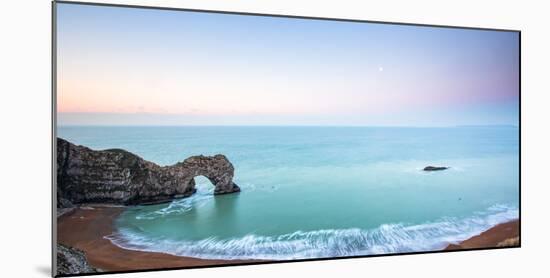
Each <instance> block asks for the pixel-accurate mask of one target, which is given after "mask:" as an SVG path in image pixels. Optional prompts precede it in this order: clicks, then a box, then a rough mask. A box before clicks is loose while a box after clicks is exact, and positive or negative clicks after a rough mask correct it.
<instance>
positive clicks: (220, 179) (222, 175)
mask: <svg viewBox="0 0 550 278" xmlns="http://www.w3.org/2000/svg"><path fill="white" fill-rule="evenodd" d="M170 167H174V168H178V169H179V171H180V172H181V173H182V175H183V176H187V177H189V181H188V182H187V183H189V184H191V186H192V187H193V188H194V187H195V179H194V178H195V177H197V176H204V177H206V178H207V179H208V180H210V182H211V183H212V184H213V185H214V186H215V189H214V194H216V195H219V194H227V193H233V192H239V191H240V188H239V186H238V185H236V184H235V183H234V182H233V174H234V171H235V169H234V168H233V164H231V162H229V160H228V159H227V157H225V156H224V155H221V154H217V155H214V156H204V155H197V156H192V157H189V158H187V159H186V160H184V161H183V162H179V163H177V164H176V165H174V166H170Z"/></svg>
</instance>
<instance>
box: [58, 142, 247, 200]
mask: <svg viewBox="0 0 550 278" xmlns="http://www.w3.org/2000/svg"><path fill="white" fill-rule="evenodd" d="M201 175H202V176H205V177H207V178H208V179H209V180H210V181H211V182H212V184H214V186H215V190H214V194H227V193H233V192H239V191H240V188H239V187H238V186H237V185H236V184H235V183H234V182H233V175H234V168H233V165H232V164H231V162H229V160H228V159H227V158H226V157H225V156H224V155H221V154H218V155H214V156H203V155H199V156H192V157H189V158H187V159H185V160H184V161H183V162H179V163H176V164H175V165H171V166H159V165H157V164H155V163H153V162H149V161H146V160H144V159H142V158H141V157H139V156H137V155H135V154H133V153H130V152H128V151H125V150H121V149H110V150H102V151H96V150H92V149H89V148H87V147H84V146H77V145H74V144H72V143H70V142H68V141H66V140H63V139H61V138H57V176H56V178H57V181H56V182H57V206H58V207H69V206H72V205H73V204H82V203H111V204H122V205H140V204H155V203H162V202H168V201H171V200H173V199H175V198H183V197H188V196H191V195H192V194H193V193H195V192H196V189H195V181H194V177H196V176H201Z"/></svg>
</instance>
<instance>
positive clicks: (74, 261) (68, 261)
mask: <svg viewBox="0 0 550 278" xmlns="http://www.w3.org/2000/svg"><path fill="white" fill-rule="evenodd" d="M56 267H57V274H58V275H66V274H84V273H94V272H98V270H97V269H95V268H93V267H92V266H90V264H89V263H88V261H87V260H86V256H85V255H84V252H82V251H80V250H78V249H76V248H72V247H69V246H65V245H62V244H57V266H56Z"/></svg>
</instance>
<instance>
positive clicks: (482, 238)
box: [443, 219, 520, 250]
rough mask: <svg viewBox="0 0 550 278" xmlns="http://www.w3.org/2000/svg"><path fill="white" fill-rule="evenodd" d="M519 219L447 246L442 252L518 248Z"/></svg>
mask: <svg viewBox="0 0 550 278" xmlns="http://www.w3.org/2000/svg"><path fill="white" fill-rule="evenodd" d="M519 240H520V239H519V219H514V220H512V221H508V222H504V223H500V224H497V225H495V226H493V227H491V228H489V229H488V230H486V231H484V232H482V233H481V234H479V235H476V236H473V237H471V238H469V239H467V240H464V241H462V242H460V243H458V244H449V245H448V246H447V247H446V248H445V249H443V250H467V249H477V248H491V247H515V246H519Z"/></svg>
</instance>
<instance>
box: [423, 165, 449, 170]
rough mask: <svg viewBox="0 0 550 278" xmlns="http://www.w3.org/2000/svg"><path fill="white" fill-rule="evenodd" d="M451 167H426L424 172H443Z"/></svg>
mask: <svg viewBox="0 0 550 278" xmlns="http://www.w3.org/2000/svg"><path fill="white" fill-rule="evenodd" d="M447 169H449V167H442V166H426V167H424V171H441V170H447Z"/></svg>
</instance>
